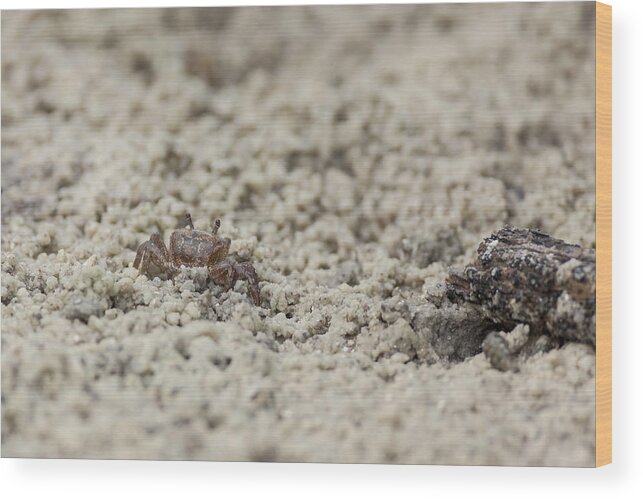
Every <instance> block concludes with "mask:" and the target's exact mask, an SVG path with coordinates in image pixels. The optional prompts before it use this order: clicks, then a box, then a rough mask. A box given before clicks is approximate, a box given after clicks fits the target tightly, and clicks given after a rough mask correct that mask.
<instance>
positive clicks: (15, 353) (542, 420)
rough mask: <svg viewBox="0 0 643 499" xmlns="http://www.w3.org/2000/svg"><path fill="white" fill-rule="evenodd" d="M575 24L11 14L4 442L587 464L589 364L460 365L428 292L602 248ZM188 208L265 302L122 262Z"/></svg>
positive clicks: (464, 10)
mask: <svg viewBox="0 0 643 499" xmlns="http://www.w3.org/2000/svg"><path fill="white" fill-rule="evenodd" d="M593 12H594V10H593V4H591V3H588V4H587V5H585V6H582V5H581V4H574V3H570V4H560V3H556V4H532V5H529V4H513V5H511V4H499V5H495V6H490V5H486V6H485V5H482V6H465V5H452V6H400V7H391V6H381V7H358V8H354V7H348V8H336V7H329V8H287V9H278V8H270V9H253V8H247V9H243V10H230V9H221V10H205V11H204V10H166V11H162V10H121V11H94V12H89V11H72V12H62V11H61V12H48V13H44V12H4V13H3V15H2V455H3V456H37V457H93V458H147V459H214V460H270V461H272V460H276V461H331V462H386V463H458V464H504V465H573V466H590V465H592V464H593V462H594V432H595V419H594V374H595V367H594V366H595V355H594V351H593V349H592V348H591V347H588V346H585V345H579V344H567V345H565V346H563V347H562V348H560V349H556V350H554V351H551V352H549V353H546V354H539V355H537V356H535V357H532V358H530V359H528V360H527V361H525V363H524V364H523V365H522V366H521V369H520V372H517V373H513V372H508V373H502V372H499V371H497V370H494V369H492V368H491V367H490V365H489V363H488V362H487V360H486V359H485V358H484V356H483V355H482V354H480V355H476V356H473V357H471V358H468V359H466V360H465V361H464V362H459V363H450V362H448V361H447V360H445V359H443V358H440V357H439V356H438V355H437V354H436V352H435V351H434V350H433V348H432V346H431V337H432V326H431V324H432V322H431V320H430V319H431V317H430V314H431V309H430V308H427V300H426V293H427V290H428V289H430V288H431V287H432V286H434V285H435V284H437V283H439V282H441V281H442V280H443V279H444V277H445V276H446V273H447V269H448V268H449V266H452V265H453V266H462V265H464V264H466V263H467V262H469V261H470V260H471V258H472V257H473V255H474V252H475V249H476V248H477V245H478V244H479V242H480V241H481V240H482V238H483V237H485V236H487V235H489V234H490V233H491V232H493V231H494V230H496V229H498V228H500V227H502V226H503V225H504V224H505V223H511V224H514V225H516V226H525V227H526V226H532V227H541V228H542V229H544V230H545V231H547V232H549V233H550V234H552V235H554V236H556V237H559V238H562V239H565V240H567V241H569V242H575V243H580V244H582V245H584V246H587V247H592V246H593V245H594V243H595V236H594V228H595V224H594V208H595V197H594V105H593V102H594V65H593V61H594V44H593V22H594V17H593ZM187 211H189V212H191V213H192V216H193V218H194V221H195V224H196V225H197V226H198V227H200V228H203V229H209V228H210V227H212V224H213V222H214V220H215V219H216V218H217V217H220V218H221V219H222V227H221V233H222V235H224V236H228V237H231V238H232V240H233V243H232V251H233V252H235V253H236V254H237V255H239V258H240V259H251V260H252V261H253V262H254V264H255V267H256V269H257V272H258V274H259V276H260V279H261V285H260V286H261V300H262V304H261V307H255V306H253V305H252V304H251V303H250V301H249V299H248V296H247V293H246V285H245V283H243V282H239V283H238V284H237V286H236V287H235V288H234V289H233V290H230V291H223V290H222V289H221V288H219V287H218V286H216V285H214V284H213V283H211V282H209V281H208V280H207V279H206V273H205V271H204V270H203V269H191V270H184V271H182V272H181V274H180V275H179V276H178V277H177V278H176V279H175V280H174V281H170V280H164V279H160V278H158V277H157V278H155V279H149V278H147V277H145V276H143V275H139V273H138V271H137V270H136V269H134V268H132V262H133V260H134V255H135V251H136V248H137V247H138V245H139V244H140V243H142V242H143V241H145V240H146V239H147V238H148V237H149V235H150V234H151V233H152V232H154V231H160V232H161V233H162V234H163V235H164V238H165V240H166V241H167V239H168V237H169V235H170V233H171V232H172V230H174V229H175V228H176V227H179V226H182V225H183V215H184V213H185V212H187Z"/></svg>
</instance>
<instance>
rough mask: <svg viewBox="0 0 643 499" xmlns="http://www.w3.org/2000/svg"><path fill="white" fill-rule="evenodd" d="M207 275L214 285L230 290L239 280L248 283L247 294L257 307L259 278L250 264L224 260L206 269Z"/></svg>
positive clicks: (258, 301)
mask: <svg viewBox="0 0 643 499" xmlns="http://www.w3.org/2000/svg"><path fill="white" fill-rule="evenodd" d="M208 274H209V275H210V278H211V279H212V280H213V281H214V283H215V284H218V285H219V286H223V287H224V288H225V289H230V288H231V287H232V286H234V284H235V283H236V282H237V281H238V280H239V279H243V280H244V281H247V282H248V292H249V293H250V297H251V298H252V302H253V303H254V304H255V305H256V306H259V304H260V303H261V299H260V297H259V278H258V277H257V272H256V271H255V268H254V267H253V265H252V264H251V263H250V262H242V263H237V262H235V261H234V260H233V259H232V258H226V259H224V260H222V261H220V262H218V263H215V264H214V265H211V266H209V267H208Z"/></svg>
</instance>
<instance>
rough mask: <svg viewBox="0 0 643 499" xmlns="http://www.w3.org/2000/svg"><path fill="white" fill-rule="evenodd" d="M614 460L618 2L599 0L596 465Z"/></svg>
mask: <svg viewBox="0 0 643 499" xmlns="http://www.w3.org/2000/svg"><path fill="white" fill-rule="evenodd" d="M611 462H612V7H611V6H609V5H605V4H602V3H598V2H597V3H596V466H603V465H605V464H608V463H611Z"/></svg>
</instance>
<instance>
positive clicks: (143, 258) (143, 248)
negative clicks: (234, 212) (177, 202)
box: [134, 213, 260, 306]
mask: <svg viewBox="0 0 643 499" xmlns="http://www.w3.org/2000/svg"><path fill="white" fill-rule="evenodd" d="M185 219H186V222H187V227H185V228H183V229H177V230H175V231H174V232H172V235H171V236H170V248H169V250H168V248H167V246H165V243H164V242H163V239H162V237H161V235H160V234H159V233H158V232H155V233H154V234H152V235H151V236H150V238H149V240H147V241H145V242H144V243H143V244H141V245H140V246H139V247H138V250H137V251H136V258H135V259H134V267H135V268H137V269H138V270H139V272H141V273H143V274H146V275H149V274H150V271H151V270H152V269H153V267H157V268H158V269H160V270H161V271H162V272H165V273H166V274H167V275H168V276H170V277H174V276H175V275H176V274H178V272H179V270H180V268H181V266H185V267H207V269H208V275H209V276H210V278H211V279H212V281H214V283H215V284H217V285H219V286H222V287H223V288H224V289H226V290H228V289H230V288H231V287H232V286H234V284H235V283H236V282H237V280H239V279H243V280H245V281H247V282H248V292H249V294H250V297H251V298H252V302H253V303H254V304H255V305H256V306H259V304H260V298H259V282H258V281H259V280H258V278H257V273H256V272H255V268H254V267H253V265H252V263H250V262H237V261H236V260H235V259H234V258H232V257H230V256H228V251H229V249H230V242H231V241H230V238H228V237H220V236H218V235H217V232H218V231H219V227H221V220H219V219H217V220H216V221H215V222H214V227H213V229H212V232H206V231H203V230H198V229H195V228H194V224H193V223H192V216H191V215H190V214H189V213H186V215H185Z"/></svg>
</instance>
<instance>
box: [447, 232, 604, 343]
mask: <svg viewBox="0 0 643 499" xmlns="http://www.w3.org/2000/svg"><path fill="white" fill-rule="evenodd" d="M446 296H447V298H448V299H449V301H451V302H452V303H455V304H463V305H464V304H467V305H468V306H473V307H474V308H476V309H478V310H479V311H480V312H481V314H482V315H483V316H484V317H485V318H487V319H488V320H490V321H492V322H493V323H494V324H496V325H498V327H499V328H500V329H503V330H505V331H509V330H511V329H512V328H513V327H514V326H516V325H518V324H527V325H529V327H530V329H531V331H532V332H534V333H535V334H545V335H549V336H551V337H553V338H557V339H560V340H566V341H578V342H583V343H588V344H591V345H595V343H596V254H595V251H594V250H591V249H583V248H581V247H580V246H578V245H574V244H568V243H566V242H564V241H561V240H559V239H554V238H553V237H551V236H549V235H547V234H545V233H543V232H541V231H539V230H535V229H517V228H514V227H510V226H506V227H505V228H503V229H501V230H499V231H497V232H495V233H494V234H492V235H491V236H490V237H488V238H486V239H485V240H484V241H483V242H482V243H481V244H480V246H479V248H478V256H477V258H476V260H475V261H474V262H473V263H472V264H471V265H469V266H467V267H466V268H465V269H464V271H462V272H458V271H452V272H451V273H450V275H449V276H448V278H447V280H446Z"/></svg>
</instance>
